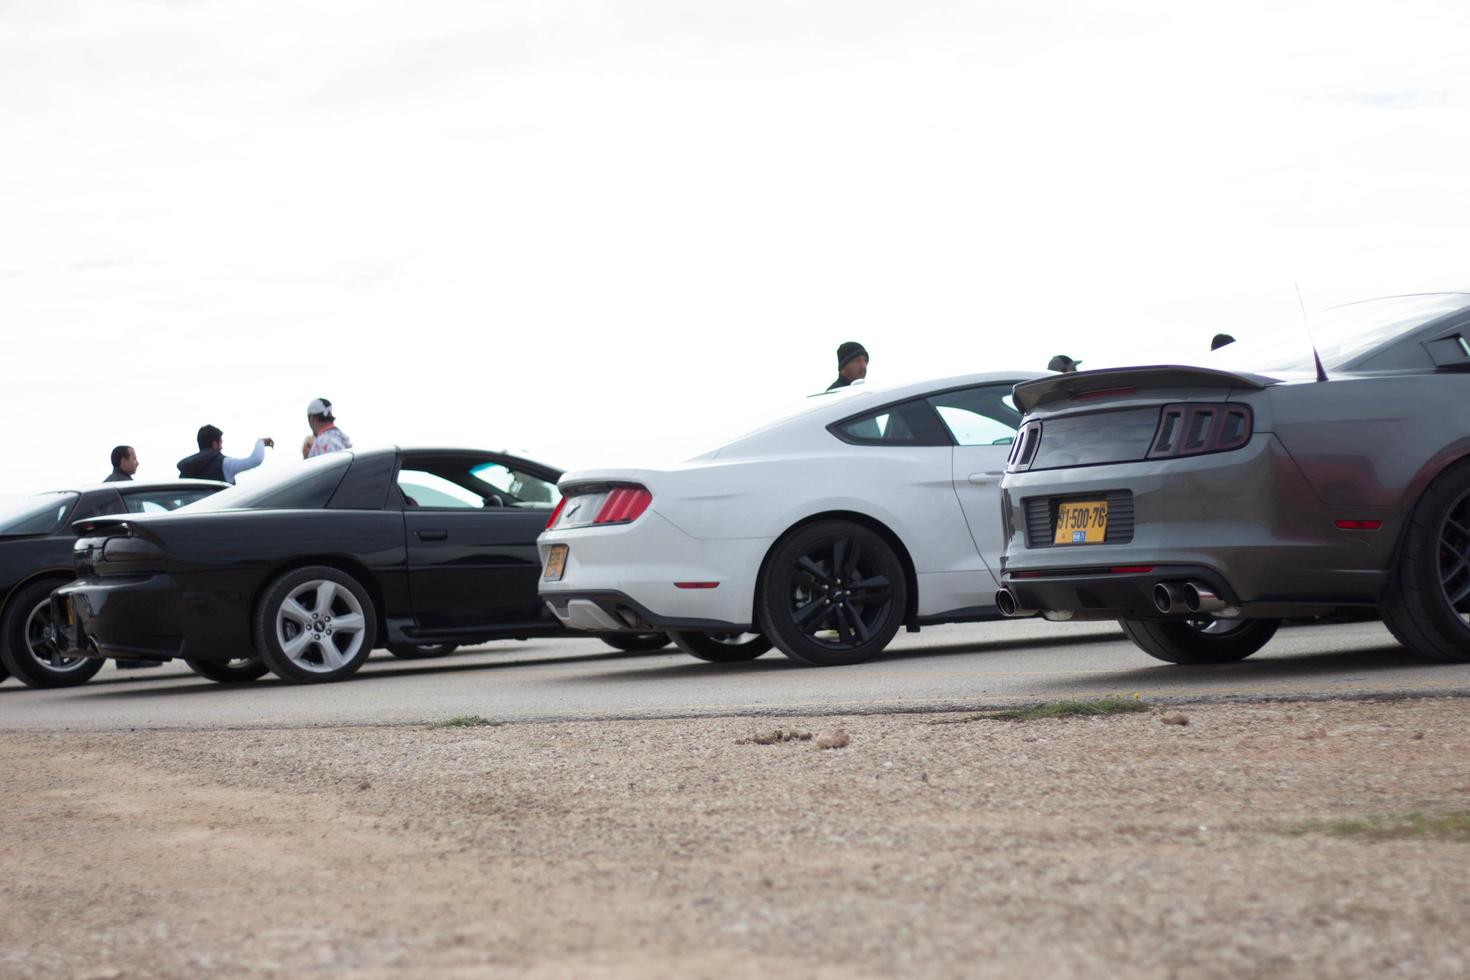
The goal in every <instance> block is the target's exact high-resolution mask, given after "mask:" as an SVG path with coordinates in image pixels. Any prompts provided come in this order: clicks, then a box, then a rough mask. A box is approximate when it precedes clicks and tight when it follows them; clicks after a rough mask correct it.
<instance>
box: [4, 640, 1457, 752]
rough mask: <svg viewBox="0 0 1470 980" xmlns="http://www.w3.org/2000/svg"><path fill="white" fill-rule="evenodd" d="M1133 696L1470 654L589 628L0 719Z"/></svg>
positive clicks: (130, 688)
mask: <svg viewBox="0 0 1470 980" xmlns="http://www.w3.org/2000/svg"><path fill="white" fill-rule="evenodd" d="M1134 693H1137V694H1139V695H1140V696H1142V697H1144V698H1148V699H1156V700H1165V699H1200V698H1204V699H1214V698H1230V697H1342V696H1365V695H1380V694H1381V695H1406V694H1441V695H1443V694H1470V664H1440V663H1430V662H1426V661H1421V660H1417V659H1415V658H1413V657H1411V656H1409V655H1407V654H1406V653H1405V652H1404V651H1403V649H1402V648H1400V647H1399V646H1398V645H1397V644H1396V643H1395V642H1394V640H1393V638H1392V637H1390V636H1389V635H1388V632H1387V631H1386V630H1385V629H1384V628H1383V627H1382V626H1381V625H1379V624H1378V623H1352V624H1335V625H1318V626H1305V627H1289V628H1286V629H1283V630H1282V631H1281V632H1280V633H1278V634H1277V635H1276V638H1275V639H1274V640H1273V641H1272V642H1271V643H1270V644H1269V645H1268V646H1267V647H1266V648H1265V649H1264V650H1262V651H1261V652H1260V653H1258V654H1256V655H1255V656H1254V657H1252V658H1250V659H1249V660H1245V661H1242V662H1241V663H1238V664H1229V665H1225V666H1219V667H1177V666H1173V665H1170V664H1164V663H1160V662H1159V661H1156V660H1154V659H1152V658H1151V657H1149V656H1147V655H1145V654H1144V653H1142V652H1141V651H1139V650H1138V649H1136V648H1135V647H1134V646H1133V645H1132V644H1131V643H1129V642H1128V641H1126V640H1125V639H1123V636H1122V633H1121V632H1120V631H1119V630H1118V628H1117V627H1116V626H1114V625H1113V624H1111V623H1078V624H1051V623H1044V622H1040V621H1022V622H1014V623H989V624H977V625H965V626H946V627H940V628H935V629H926V630H924V631H923V632H922V633H920V634H917V635H903V634H900V636H899V638H898V640H897V641H896V642H895V643H894V645H893V646H892V647H891V648H890V649H889V651H888V653H887V654H886V655H885V656H883V657H882V658H880V659H878V660H875V661H872V662H870V663H867V664H862V665H860V666H857V667H841V668H828V669H813V668H806V667H799V666H797V665H795V664H793V663H792V662H791V661H789V660H787V659H786V658H785V657H783V656H781V655H780V654H779V653H777V652H775V651H772V652H771V653H768V654H766V655H765V656H764V657H762V658H761V659H759V660H756V661H754V662H751V663H745V664H736V665H723V664H709V663H704V662H702V661H698V660H695V659H693V658H692V657H688V656H685V655H684V654H682V653H679V652H677V651H676V650H675V649H674V648H672V647H670V648H669V649H668V650H667V651H661V652H658V653H653V654H637V655H630V654H624V653H619V652H617V651H614V650H612V649H610V648H608V647H606V646H604V645H603V644H601V643H600V642H598V641H596V640H583V639H559V640H543V641H533V642H519V643H517V642H506V643H496V644H491V645H489V646H485V647H481V648H478V649H476V650H468V651H462V652H459V653H456V654H455V655H453V656H451V657H447V658H444V659H440V660H427V661H424V660H421V661H403V660H398V659H395V658H394V657H391V656H389V655H388V654H386V653H378V654H375V655H374V657H373V659H372V660H371V661H369V662H368V664H367V666H366V667H364V669H363V670H362V671H361V672H360V673H359V674H358V675H357V676H356V677H355V678H353V679H352V680H350V681H347V682H344V683H340V684H321V685H308V686H297V685H288V684H283V683H281V682H280V681H277V680H276V679H275V678H273V677H266V678H264V679H262V680H259V681H255V682H254V683H251V684H242V685H235V686H222V685H219V684H215V683H213V682H212V681H207V680H205V679H203V678H201V677H197V676H195V675H194V674H193V673H190V672H189V671H188V670H187V669H186V668H184V667H183V666H181V665H173V664H169V665H167V666H164V667H161V668H155V669H151V670H143V671H119V670H117V669H116V668H114V667H112V666H111V665H109V666H108V667H107V668H106V669H104V670H103V671H102V673H100V674H98V675H97V676H96V677H95V678H94V679H93V680H92V681H91V682H90V683H89V684H87V685H85V686H83V687H77V688H70V689H64V690H51V691H33V690H29V689H27V688H24V687H22V686H21V685H20V684H19V683H17V682H16V681H15V680H14V679H11V680H7V681H6V682H5V683H4V684H0V730H4V729H11V730H17V729H28V730H44V729H129V728H217V727H254V726H269V727H275V726H312V725H365V724H400V723H417V722H432V721H436V720H443V719H447V718H451V717H455V716H459V715H479V716H481V717H484V718H488V719H492V720H497V721H534V720H568V719H587V718H646V717H686V716H698V715H729V714H824V713H830V714H847V713H860V712H872V711H911V710H940V709H959V710H968V709H973V708H980V707H987V706H993V705H998V704H1008V703H1015V702H1027V701H1048V700H1056V699H1059V698H1074V697H1097V696H1104V695H1115V694H1125V695H1131V694H1134Z"/></svg>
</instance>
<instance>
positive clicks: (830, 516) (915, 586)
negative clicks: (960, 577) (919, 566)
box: [751, 510, 919, 626]
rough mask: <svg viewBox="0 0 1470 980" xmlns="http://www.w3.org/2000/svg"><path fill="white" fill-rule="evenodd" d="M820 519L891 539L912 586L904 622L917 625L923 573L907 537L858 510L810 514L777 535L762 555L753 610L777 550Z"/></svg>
mask: <svg viewBox="0 0 1470 980" xmlns="http://www.w3.org/2000/svg"><path fill="white" fill-rule="evenodd" d="M818 521H851V522H852V523H854V524H859V525H861V526H863V527H866V528H867V529H868V530H870V531H872V532H873V533H875V534H877V535H878V536H879V537H881V538H883V539H884V540H885V541H887V542H888V544H889V545H890V546H891V547H892V548H893V550H894V552H895V553H896V554H897V555H898V560H899V562H900V563H901V564H902V565H903V577H904V584H905V585H907V586H908V602H907V603H906V604H905V607H904V611H903V624H904V625H905V626H912V625H914V624H915V622H916V621H917V619H918V613H919V576H918V573H917V572H916V571H915V570H914V559H913V557H912V556H911V555H910V554H909V549H908V548H907V547H906V546H905V545H904V543H903V540H902V539H901V538H900V537H899V536H898V535H897V534H895V533H894V532H893V529H892V528H890V527H889V526H888V525H887V524H884V523H883V522H882V521H880V520H878V519H877V518H876V517H873V516H871V515H869V514H863V513H859V512H858V511H855V510H824V511H821V512H820V513H816V514H810V515H808V516H806V517H803V518H802V519H801V520H799V521H797V522H796V523H795V524H792V525H791V526H790V527H788V528H787V529H786V530H784V531H782V532H781V533H780V534H779V535H777V536H776V539H775V540H774V541H772V542H771V544H770V547H768V548H767V549H766V553H765V554H764V555H762V556H761V564H760V570H759V571H758V572H757V573H756V576H755V591H754V593H753V594H752V595H751V609H752V610H754V609H757V608H759V605H760V599H759V596H760V590H761V588H762V586H763V585H764V584H765V579H766V569H767V568H768V567H769V566H770V564H771V556H772V555H773V554H775V553H776V549H777V548H779V547H780V546H781V544H782V542H784V541H785V540H786V539H787V538H789V537H791V535H793V534H795V533H796V532H798V531H800V530H801V529H802V528H804V527H806V526H808V525H810V524H815V523H817V522H818Z"/></svg>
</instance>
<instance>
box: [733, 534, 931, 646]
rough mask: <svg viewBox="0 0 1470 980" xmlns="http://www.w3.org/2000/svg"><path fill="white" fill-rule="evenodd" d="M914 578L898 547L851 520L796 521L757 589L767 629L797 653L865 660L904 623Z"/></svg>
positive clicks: (759, 609)
mask: <svg viewBox="0 0 1470 980" xmlns="http://www.w3.org/2000/svg"><path fill="white" fill-rule="evenodd" d="M907 603H908V583H907V581H906V579H905V578H904V569H903V564H902V563H901V562H900V561H899V558H898V555H897V554H896V553H895V552H894V549H893V547H892V546H891V545H890V544H889V543H888V542H887V541H886V540H885V539H884V538H883V537H882V536H881V535H879V534H878V533H877V532H875V531H872V530H870V529H869V528H867V527H864V526H863V525H861V524H855V523H851V522H849V521H819V522H817V523H814V524H808V525H806V526H805V527H801V528H798V529H797V530H796V531H795V532H793V533H792V534H790V535H789V536H787V537H786V538H785V539H784V540H782V541H781V542H780V543H779V544H778V545H777V546H776V549H775V551H773V552H772V553H771V557H770V559H769V560H768V561H767V563H766V569H765V572H764V573H763V575H762V576H761V583H760V585H759V586H758V588H757V590H756V606H757V610H756V612H757V618H758V620H759V622H760V624H761V627H762V632H763V633H764V634H765V635H766V636H767V637H769V638H770V639H771V641H772V642H774V643H775V645H776V646H777V647H779V648H780V650H781V652H782V653H784V654H786V656H788V657H790V658H791V659H793V660H797V661H800V662H802V663H805V664H811V665H812V666H816V667H834V666H839V665H844V664H856V663H862V662H863V661H864V660H868V659H870V658H872V657H875V656H877V655H878V654H879V653H882V652H883V650H884V648H885V647H887V646H888V644H889V642H890V641H892V639H893V637H894V635H895V634H897V633H898V629H899V627H900V626H902V625H903V617H904V612H905V610H906V608H907Z"/></svg>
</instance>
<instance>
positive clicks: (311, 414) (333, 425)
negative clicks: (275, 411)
mask: <svg viewBox="0 0 1470 980" xmlns="http://www.w3.org/2000/svg"><path fill="white" fill-rule="evenodd" d="M306 421H307V424H308V425H310V426H311V434H312V436H313V438H312V440H311V449H309V450H308V451H307V453H306V458H307V459H310V458H311V457H313V456H325V455H326V454H327V453H335V452H340V451H341V450H343V449H351V448H352V440H351V439H349V438H347V433H345V432H343V431H342V430H341V429H339V428H337V417H336V415H335V414H333V412H332V403H331V402H329V401H327V400H326V399H325V398H313V399H312V400H311V404H310V405H307V406H306Z"/></svg>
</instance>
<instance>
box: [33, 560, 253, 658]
mask: <svg viewBox="0 0 1470 980" xmlns="http://www.w3.org/2000/svg"><path fill="white" fill-rule="evenodd" d="M51 601H52V611H53V612H54V613H55V614H56V615H55V616H54V617H53V619H54V621H55V622H56V623H58V624H62V629H63V630H64V633H65V636H64V640H65V644H66V646H67V647H68V650H69V652H71V653H72V654H73V655H82V656H88V657H120V658H124V659H131V660H172V659H174V658H176V657H183V658H188V659H191V660H230V659H233V658H236V657H241V656H248V655H249V654H250V652H251V642H250V625H249V621H248V620H249V615H248V611H247V609H246V608H245V606H244V604H242V603H239V602H232V601H230V599H229V597H225V596H218V595H213V594H209V593H191V592H189V591H187V590H185V589H184V588H182V587H181V586H180V583H179V581H178V580H177V579H176V578H175V577H174V576H171V575H163V574H157V575H136V576H134V575H129V576H117V577H112V576H108V577H106V578H104V577H100V576H99V577H96V578H90V579H79V580H77V581H75V582H72V583H70V584H69V585H66V586H63V587H62V588H60V589H57V590H56V592H54V593H52V597H51ZM68 612H70V617H68V615H67V613H68Z"/></svg>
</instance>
